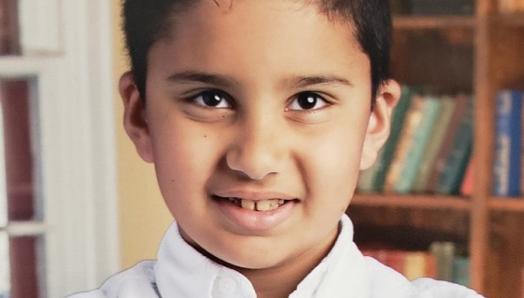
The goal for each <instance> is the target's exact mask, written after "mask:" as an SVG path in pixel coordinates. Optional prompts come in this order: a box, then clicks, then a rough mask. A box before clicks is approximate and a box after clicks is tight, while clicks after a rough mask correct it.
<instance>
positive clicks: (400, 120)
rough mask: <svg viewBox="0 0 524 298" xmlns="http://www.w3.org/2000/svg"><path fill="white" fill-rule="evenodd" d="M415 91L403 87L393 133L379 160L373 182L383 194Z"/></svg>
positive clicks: (375, 188)
mask: <svg viewBox="0 0 524 298" xmlns="http://www.w3.org/2000/svg"><path fill="white" fill-rule="evenodd" d="M412 95H413V91H412V90H411V88H409V87H407V86H403V87H402V96H401V98H400V100H399V102H398V104H397V106H396V107H395V110H394V111H393V115H392V117H391V118H392V120H391V132H390V135H389V138H388V140H387V141H386V143H385V144H384V148H383V149H382V152H381V154H380V158H378V160H377V169H376V174H375V177H374V181H373V190H375V191H376V192H382V191H383V190H384V184H385V181H386V176H387V173H388V172H389V169H390V166H391V160H392V159H393V155H394V154H395V151H396V150H397V146H398V140H399V138H400V135H401V133H402V130H403V129H404V119H405V117H406V114H407V112H408V110H409V109H410V107H411V103H412Z"/></svg>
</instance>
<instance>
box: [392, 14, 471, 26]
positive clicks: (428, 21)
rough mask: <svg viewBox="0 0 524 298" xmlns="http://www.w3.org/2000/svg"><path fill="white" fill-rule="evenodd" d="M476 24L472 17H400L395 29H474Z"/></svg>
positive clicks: (395, 22) (394, 23) (396, 20)
mask: <svg viewBox="0 0 524 298" xmlns="http://www.w3.org/2000/svg"><path fill="white" fill-rule="evenodd" d="M475 24H476V19H475V17H472V16H442V17H432V16H427V17H426V16H420V17H419V16H398V17H394V19H393V25H394V27H395V29H454V28H458V27H462V28H471V29H473V28H474V27H475Z"/></svg>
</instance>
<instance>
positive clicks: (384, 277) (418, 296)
mask: <svg viewBox="0 0 524 298" xmlns="http://www.w3.org/2000/svg"><path fill="white" fill-rule="evenodd" d="M366 262H367V264H368V270H369V273H370V277H371V278H370V288H371V289H372V291H371V292H372V295H371V297H383V295H385V294H387V295H389V297H402V298H404V297H409V298H482V296H481V295H479V294H477V293H476V292H475V291H473V290H470V289H468V288H466V287H463V286H460V285H457V284H454V283H450V282H446V281H439V280H434V279H431V278H420V279H417V280H414V281H409V280H407V279H406V278H405V277H404V276H403V275H402V274H400V273H398V272H396V271H395V270H393V269H391V268H389V267H388V266H386V265H384V264H382V263H380V262H378V261H377V260H375V259H373V258H370V257H366ZM393 293H394V294H393Z"/></svg>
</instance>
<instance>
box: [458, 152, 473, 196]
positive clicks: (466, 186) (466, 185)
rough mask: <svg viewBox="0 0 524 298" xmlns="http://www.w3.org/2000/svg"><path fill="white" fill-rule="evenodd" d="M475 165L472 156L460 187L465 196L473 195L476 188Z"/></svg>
mask: <svg viewBox="0 0 524 298" xmlns="http://www.w3.org/2000/svg"><path fill="white" fill-rule="evenodd" d="M474 167H475V164H474V161H473V158H470V161H469V163H468V167H467V169H466V174H465V175H464V180H463V181H462V185H461V187H460V193H461V194H462V195H464V196H471V195H473V191H474V189H475V185H474V180H475V179H474V178H475V177H474V173H475V169H474Z"/></svg>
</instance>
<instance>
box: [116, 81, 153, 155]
mask: <svg viewBox="0 0 524 298" xmlns="http://www.w3.org/2000/svg"><path fill="white" fill-rule="evenodd" d="M119 91H120V96H121V98H122V101H123V103H124V128H125V130H126V133H127V135H128V136H129V138H130V139H131V141H132V142H133V143H134V144H135V147H136V150H137V152H138V154H139V155H140V157H141V158H142V159H143V160H144V161H146V162H153V149H152V143H151V136H150V134H149V126H148V123H147V119H146V109H145V104H144V102H143V100H142V99H141V97H140V92H139V91H138V88H137V86H136V84H135V82H134V79H133V75H132V73H131V72H127V73H125V74H123V75H122V77H121V78H120V82H119Z"/></svg>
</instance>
